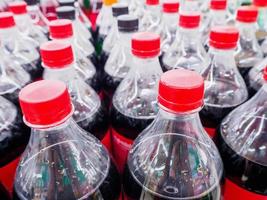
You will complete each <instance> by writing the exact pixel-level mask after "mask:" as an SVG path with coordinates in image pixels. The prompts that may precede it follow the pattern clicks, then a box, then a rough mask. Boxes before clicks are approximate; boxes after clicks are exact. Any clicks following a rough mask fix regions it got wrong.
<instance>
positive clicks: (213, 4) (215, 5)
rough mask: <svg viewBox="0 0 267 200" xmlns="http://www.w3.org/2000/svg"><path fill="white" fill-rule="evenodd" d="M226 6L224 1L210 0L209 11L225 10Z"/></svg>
mask: <svg viewBox="0 0 267 200" xmlns="http://www.w3.org/2000/svg"><path fill="white" fill-rule="evenodd" d="M226 6H227V1H226V0H211V1H210V9H212V10H225V9H226Z"/></svg>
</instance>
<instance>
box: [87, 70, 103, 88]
mask: <svg viewBox="0 0 267 200" xmlns="http://www.w3.org/2000/svg"><path fill="white" fill-rule="evenodd" d="M85 82H86V83H87V84H88V85H90V86H91V87H92V88H93V89H94V90H95V91H96V92H97V93H99V92H100V90H101V82H100V75H99V74H98V73H97V72H96V73H95V74H94V76H93V77H92V78H89V79H86V80H85Z"/></svg>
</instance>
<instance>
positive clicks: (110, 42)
mask: <svg viewBox="0 0 267 200" xmlns="http://www.w3.org/2000/svg"><path fill="white" fill-rule="evenodd" d="M128 13H129V11H128V6H127V4H125V3H124V4H123V3H116V4H113V5H112V14H113V24H112V27H111V30H110V32H109V33H108V35H107V37H106V39H105V40H104V42H103V48H102V52H101V55H100V67H101V68H102V70H103V68H104V66H105V64H106V62H107V59H108V57H109V55H110V51H111V49H112V48H113V47H114V45H115V44H116V42H117V41H118V40H119V31H118V25H117V24H118V21H117V17H119V16H120V15H126V14H128Z"/></svg>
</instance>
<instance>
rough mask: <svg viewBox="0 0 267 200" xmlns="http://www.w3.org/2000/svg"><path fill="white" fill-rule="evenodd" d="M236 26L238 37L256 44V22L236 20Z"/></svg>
mask: <svg viewBox="0 0 267 200" xmlns="http://www.w3.org/2000/svg"><path fill="white" fill-rule="evenodd" d="M237 27H238V29H239V33H240V39H242V40H245V41H246V42H251V43H253V44H255V45H256V44H257V42H258V41H257V38H256V24H255V23H243V22H238V23H237Z"/></svg>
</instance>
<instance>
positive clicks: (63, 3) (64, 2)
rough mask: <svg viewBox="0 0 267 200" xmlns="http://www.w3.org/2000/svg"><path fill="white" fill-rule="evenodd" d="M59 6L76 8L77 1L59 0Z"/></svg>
mask: <svg viewBox="0 0 267 200" xmlns="http://www.w3.org/2000/svg"><path fill="white" fill-rule="evenodd" d="M58 3H59V6H74V4H75V0H58Z"/></svg>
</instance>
